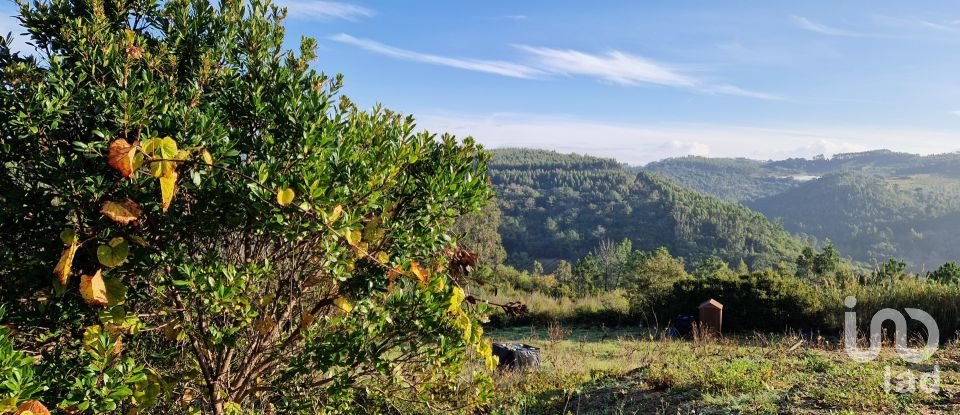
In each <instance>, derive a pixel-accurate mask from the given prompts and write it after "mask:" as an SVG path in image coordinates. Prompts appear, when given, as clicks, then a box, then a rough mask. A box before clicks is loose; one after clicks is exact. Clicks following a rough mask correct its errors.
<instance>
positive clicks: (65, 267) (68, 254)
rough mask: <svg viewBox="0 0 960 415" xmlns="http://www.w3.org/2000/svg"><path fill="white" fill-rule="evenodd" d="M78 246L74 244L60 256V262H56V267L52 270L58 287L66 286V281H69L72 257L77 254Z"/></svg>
mask: <svg viewBox="0 0 960 415" xmlns="http://www.w3.org/2000/svg"><path fill="white" fill-rule="evenodd" d="M78 246H79V244H77V243H76V242H74V243H72V244H70V246H68V247H67V249H64V250H63V253H62V254H60V261H59V262H57V267H56V268H54V270H53V275H56V276H57V282H59V283H60V285H67V280H68V279H70V268H71V267H72V266H73V257H74V255H76V253H77V247H78Z"/></svg>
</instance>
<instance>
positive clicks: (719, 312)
mask: <svg viewBox="0 0 960 415" xmlns="http://www.w3.org/2000/svg"><path fill="white" fill-rule="evenodd" d="M697 308H698V309H700V325H701V327H703V328H705V329H708V330H712V331H713V332H715V333H717V334H720V332H721V330H722V328H723V304H720V302H719V301H717V300H714V299H712V298H711V299H710V300H709V301H707V302H704V303H703V304H700V305H699V306H698V307H697Z"/></svg>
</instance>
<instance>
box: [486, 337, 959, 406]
mask: <svg viewBox="0 0 960 415" xmlns="http://www.w3.org/2000/svg"><path fill="white" fill-rule="evenodd" d="M493 336H494V339H495V340H499V341H506V342H521V343H527V344H530V345H533V346H536V347H540V348H541V353H542V356H543V358H542V361H543V362H544V366H543V367H542V368H541V369H540V370H539V371H536V372H529V373H522V372H512V371H507V372H501V373H499V374H498V375H497V377H496V381H495V384H496V391H497V393H496V395H495V396H496V401H495V403H494V408H495V410H494V412H496V413H503V414H568V413H569V414H584V415H587V414H598V415H599V414H604V415H607V414H609V415H621V414H671V415H673V414H689V413H698V414H700V413H703V414H719V413H764V414H854V413H856V414H889V413H915V414H921V413H954V412H955V411H957V410H960V405H958V404H957V403H956V402H955V400H954V399H953V398H952V397H953V396H956V394H958V393H960V372H958V371H957V367H956V364H955V362H956V359H957V358H958V357H960V347H958V346H955V345H949V346H947V347H945V348H943V349H942V350H941V351H940V352H939V353H938V354H937V355H936V356H934V357H933V359H932V360H931V361H930V362H929V363H928V364H927V365H924V366H908V365H906V364H905V363H904V362H902V361H901V360H899V358H898V357H896V355H895V354H893V353H889V354H884V355H882V357H881V358H880V359H878V360H876V361H873V362H870V363H856V362H854V361H852V360H850V358H849V357H847V355H846V354H844V352H843V350H842V347H841V345H840V344H839V343H838V342H836V341H835V340H829V339H826V338H822V337H812V338H811V337H806V336H801V335H798V334H780V335H770V334H766V335H762V334H750V333H744V334H741V335H737V336H732V337H726V338H712V339H699V340H676V339H670V338H666V337H663V336H660V335H658V334H655V333H653V332H648V331H645V330H642V329H637V328H629V329H628V328H621V329H617V330H610V329H598V328H587V327H570V328H568V329H560V328H558V327H556V326H553V327H549V328H548V327H544V326H531V327H517V328H512V329H502V330H497V331H495V332H494V334H493ZM931 365H938V366H939V370H940V376H941V384H940V388H941V393H940V394H929V393H924V392H920V391H917V392H913V393H904V394H898V393H886V392H885V390H884V382H885V380H884V376H885V375H886V373H887V368H888V367H890V373H891V374H892V377H894V379H895V376H896V375H897V374H900V373H902V372H903V371H905V370H907V369H913V370H918V371H930V370H932V366H931ZM918 373H919V372H918ZM891 382H896V380H893V381H891ZM892 384H894V383H892Z"/></svg>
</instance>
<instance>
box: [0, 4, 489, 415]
mask: <svg viewBox="0 0 960 415" xmlns="http://www.w3.org/2000/svg"><path fill="white" fill-rule="evenodd" d="M284 15H285V11H284V10H282V9H280V8H278V7H277V6H274V5H272V4H270V3H269V1H268V0H253V1H251V2H249V3H248V2H244V1H241V0H226V1H223V2H219V3H213V2H208V1H206V0H173V1H167V2H157V1H151V0H147V1H128V0H52V1H23V2H21V3H20V11H19V18H20V20H21V21H22V22H23V25H24V27H26V29H27V30H28V32H29V37H30V41H31V42H32V44H33V45H35V46H36V48H37V52H36V55H33V56H26V55H22V54H18V53H14V52H11V51H10V50H9V49H8V48H6V47H5V46H4V47H2V48H0V82H2V83H3V88H0V163H2V164H3V166H4V168H3V170H2V171H0V217H3V220H2V222H0V261H2V263H3V264H4V266H3V267H0V277H3V278H4V284H3V286H2V288H0V290H2V291H0V299H2V301H3V303H4V304H8V305H10V306H9V307H8V310H10V311H12V313H10V314H9V315H8V316H7V318H6V319H5V322H6V323H9V324H11V325H12V326H14V327H16V330H17V334H16V335H15V336H14V337H13V340H14V341H13V343H15V345H16V348H17V349H20V350H25V351H29V353H30V354H31V355H34V356H37V361H38V362H39V363H38V364H37V365H35V367H33V370H34V371H35V372H36V374H37V376H36V377H35V378H36V379H43V381H44V382H43V387H42V388H40V389H37V388H34V387H32V386H23V387H22V389H19V390H5V391H4V394H5V395H4V396H3V398H4V399H9V398H11V397H13V398H15V399H17V400H24V399H28V398H35V399H37V400H39V401H40V402H42V403H43V404H45V405H47V406H49V407H51V408H60V409H61V410H64V411H75V412H80V413H106V412H121V411H122V412H123V413H135V412H136V411H148V412H152V413H199V412H204V413H216V414H226V413H230V414H239V413H317V412H324V413H336V412H350V413H353V411H354V410H353V408H355V407H356V406H357V405H358V402H359V403H363V406H364V407H367V408H371V410H375V409H374V408H377V407H381V406H382V407H385V408H398V407H403V408H407V409H405V410H404V411H414V412H416V411H419V410H421V409H423V408H428V407H429V408H431V409H433V408H436V407H437V406H438V405H439V406H441V407H445V406H449V407H457V408H462V407H468V408H469V407H475V406H477V405H479V404H480V403H481V402H482V401H483V399H484V397H485V390H486V386H487V385H488V381H487V380H486V379H487V378H486V377H485V373H486V371H485V370H479V369H475V368H472V369H470V370H471V371H469V372H468V371H467V369H465V368H466V366H465V364H464V363H465V360H466V358H467V357H468V356H484V357H486V360H487V365H488V366H489V365H490V364H492V363H493V361H492V358H490V351H489V345H488V344H487V343H486V342H484V341H483V340H482V329H481V328H480V326H479V324H478V323H477V321H476V316H477V313H478V312H479V311H482V310H478V309H476V308H475V307H468V306H467V305H466V303H463V302H464V299H465V297H466V296H465V294H464V291H463V289H462V288H461V286H462V285H463V284H464V283H465V280H464V277H465V274H466V272H467V271H469V269H470V268H471V264H470V256H469V255H464V254H463V253H462V252H458V251H456V249H454V244H453V239H452V238H451V230H452V224H453V219H454V218H456V217H458V216H460V215H462V214H463V213H465V212H470V211H473V210H475V209H478V208H480V207H482V206H484V205H485V204H486V202H487V200H488V199H489V197H490V191H489V189H488V187H487V184H486V181H487V179H486V167H485V165H486V161H487V158H488V156H487V155H486V154H485V153H484V152H483V151H482V149H481V148H480V147H479V146H478V145H476V144H475V143H474V142H473V141H472V140H471V139H469V138H468V139H466V140H463V141H462V142H458V141H457V140H456V139H455V138H454V137H451V136H446V135H445V136H443V137H436V136H434V135H431V134H429V133H426V132H415V131H414V129H415V126H414V122H413V119H412V118H410V117H405V116H402V115H400V114H397V113H394V112H391V111H388V110H383V109H380V108H376V109H374V110H373V111H369V112H368V111H363V110H360V109H358V108H357V107H356V106H355V105H354V104H352V103H351V102H350V100H349V99H347V98H346V97H343V96H341V95H339V94H338V89H339V88H340V85H341V79H340V77H339V76H337V77H328V76H326V75H324V74H321V73H318V72H316V71H314V70H313V69H311V68H310V62H311V61H312V60H313V59H314V57H315V53H314V46H315V42H314V41H313V40H311V39H303V40H302V41H301V44H300V50H299V51H298V52H297V53H294V52H291V51H287V50H285V49H284V48H283V41H284V30H283V26H282V20H283V18H284ZM461 303H463V304H464V305H463V306H461ZM13 304H16V305H13ZM10 347H12V346H11V345H8V344H7V343H6V340H4V341H2V342H0V353H3V354H4V355H3V356H0V357H3V358H4V359H5V361H7V360H9V361H10V362H13V363H9V364H15V365H20V364H19V363H17V362H21V363H22V362H23V361H22V359H20V360H18V359H17V358H10V359H7V358H6V356H9V355H10V353H12V352H11V351H10V350H7V349H10ZM4 364H8V363H4ZM20 366H22V365H20ZM18 367H19V366H18ZM471 367H472V366H471ZM21 370H22V371H23V373H26V371H27V369H21ZM4 376H6V373H4ZM8 389H10V388H8ZM441 397H442V398H441ZM4 402H7V401H4ZM418 408H420V409H418ZM131 411H133V412H131Z"/></svg>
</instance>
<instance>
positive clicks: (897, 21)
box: [873, 15, 960, 32]
mask: <svg viewBox="0 0 960 415" xmlns="http://www.w3.org/2000/svg"><path fill="white" fill-rule="evenodd" d="M873 18H874V20H876V21H877V22H878V23H880V24H883V25H886V26H892V27H896V28H920V29H933V30H936V31H940V32H957V31H960V22H958V21H956V20H952V21H933V20H927V19H922V18H917V17H910V18H904V17H894V16H885V15H875V16H873Z"/></svg>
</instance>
